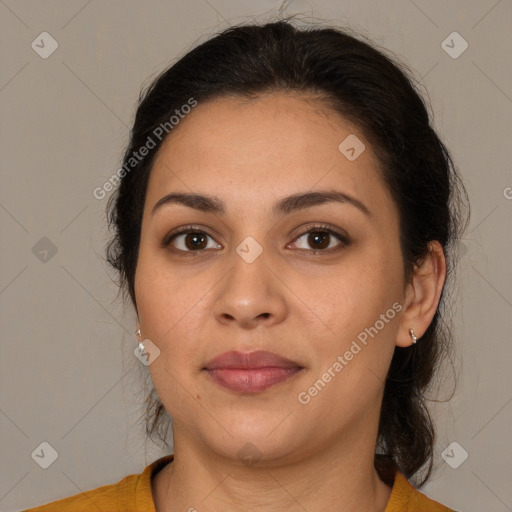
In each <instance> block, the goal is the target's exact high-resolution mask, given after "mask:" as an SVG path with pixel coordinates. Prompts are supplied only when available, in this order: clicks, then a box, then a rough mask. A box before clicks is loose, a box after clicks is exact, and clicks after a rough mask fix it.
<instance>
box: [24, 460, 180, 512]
mask: <svg viewBox="0 0 512 512" xmlns="http://www.w3.org/2000/svg"><path fill="white" fill-rule="evenodd" d="M172 458H173V456H172V455H167V456H165V457H161V458H160V459H157V460H155V461H154V462H153V463H151V464H150V465H149V466H146V467H145V468H144V471H143V472H142V473H140V474H133V475H128V476H126V477H124V478H123V479H122V480H121V481H119V482H117V483H115V484H111V485H104V486H102V487H98V488H96V489H92V490H90V491H85V492H81V493H79V494H75V495H73V496H70V497H68V498H64V499H61V500H58V501H53V502H51V503H47V504H46V505H41V506H39V507H35V508H30V509H25V510H23V511H22V512H61V511H62V510H66V512H86V511H87V512H90V511H91V510H102V511H105V512H107V511H116V512H121V511H127V512H128V511H130V512H134V511H137V512H139V511H140V512H154V511H155V507H154V503H153V496H152V493H151V478H152V476H153V475H154V474H156V473H157V472H158V471H159V470H160V469H162V468H163V467H164V466H165V465H166V464H168V463H169V462H170V461H171V460H172Z"/></svg>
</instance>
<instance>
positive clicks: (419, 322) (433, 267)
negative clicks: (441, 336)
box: [396, 240, 446, 347]
mask: <svg viewBox="0 0 512 512" xmlns="http://www.w3.org/2000/svg"><path fill="white" fill-rule="evenodd" d="M445 280H446V259H445V256H444V252H443V248H442V246H441V244H440V243H439V242H438V241H437V240H433V241H431V242H430V243H429V253H428V254H427V256H425V259H424V260H423V262H422V263H421V264H420V266H417V267H416V268H415V269H414V275H413V277H412V279H411V282H410V283H408V284H407V285H406V291H405V304H404V308H403V311H404V313H403V314H402V317H401V319H400V326H399V329H398V334H397V339H396V345H397V346H399V347H408V346H410V345H412V339H411V336H410V334H409V329H413V330H414V334H415V335H416V337H417V338H418V342H419V339H420V338H421V336H423V334H425V331H426V330H427V328H428V326H429V325H430V322H432V318H434V315H435V312H436V310H437V306H438V304H439V299H440V298H441V292H442V291H443V286H444V283H445Z"/></svg>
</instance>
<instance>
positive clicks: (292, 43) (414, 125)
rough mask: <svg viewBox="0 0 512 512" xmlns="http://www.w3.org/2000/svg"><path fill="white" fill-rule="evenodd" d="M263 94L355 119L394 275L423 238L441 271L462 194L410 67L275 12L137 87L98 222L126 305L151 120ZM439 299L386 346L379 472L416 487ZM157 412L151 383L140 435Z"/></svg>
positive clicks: (162, 416)
mask: <svg viewBox="0 0 512 512" xmlns="http://www.w3.org/2000/svg"><path fill="white" fill-rule="evenodd" d="M267 92H303V93H312V94H314V95H315V96H317V97H320V98H322V100H323V101H326V102H327V103H328V104H329V106H330V107H331V108H332V109H333V110H334V111H336V112H338V113H339V114H340V115H341V116H343V118H345V119H347V120H348V121H349V122H351V123H353V124H354V125H356V126H357V127H359V129H360V130H361V132H362V133H363V134H364V136H365V138H366V139H367V140H368V141H369V142H370V143H371V145H372V148H373V150H374V152H375V153H376V155H377V157H378V160H379V162H380V165H381V170H380V172H381V173H382V175H383V178H384V180H385V182H386V183H387V185H388V186H389V190H390V191H391V193H392V196H393V199H394V201H395V202H396V204H397V206H398V210H399V214H400V233H401V239H400V243H401V249H402V254H403V262H404V276H405V280H406V281H408V280H409V279H410V278H411V276H412V274H413V271H414V268H415V266H416V265H418V264H419V263H420V262H421V261H422V259H423V258H424V257H425V256H426V255H427V254H428V252H429V242H430V241H432V240H438V241H439V242H440V243H441V245H442V247H443V249H444V251H445V255H446V259H447V267H448V277H450V276H451V274H452V273H453V268H454V267H453V261H454V249H455V248H456V245H455V242H456V241H457V239H458V237H459V236H460V234H461V232H462V230H463V229H464V228H465V226H466V224H467V218H465V215H464V213H465V212H464V210H465V206H466V201H467V194H466V192H465V189H464V186H463V184H462V182H461V180H460V178H459V177H458V174H457V172H456V169H455V168H454V165H453V162H452V160H451V158H450V155H449V153H448V150H447V149H446V147H445V146H444V145H443V143H442V142H441V140H440V139H439V137H438V135H437V134H436V132H435V131H434V129H433V127H432V120H431V119H430V116H429V113H428V110H427V108H426V106H425V102H424V101H423V100H422V98H421V95H420V94H419V92H418V90H417V85H415V81H414V80H413V78H411V76H410V73H409V72H408V71H406V68H405V67H404V66H403V65H398V64H397V63H396V62H395V59H392V58H391V57H390V56H389V55H386V51H385V50H382V49H379V50H377V48H376V47H375V45H374V44H372V43H369V42H365V41H363V40H362V38H361V37H355V36H352V35H350V34H349V33H348V32H346V31H342V30H340V29H338V28H331V27H326V26H323V27H317V26H313V27H303V28H297V27H295V26H294V25H293V24H292V23H290V21H289V20H283V21H278V22H272V23H267V24H264V25H259V24H253V25H245V26H235V27H231V28H228V29H227V30H225V31H223V32H222V33H220V34H218V35H216V36H215V37H213V38H211V39H209V40H208V41H206V42H204V43H202V44H200V45H199V46H197V47H195V48H194V49H192V50H191V51H190V52H188V53H187V54H186V55H185V56H184V57H182V58H181V59H180V60H178V61H177V62H176V63H175V64H174V65H172V66H171V67H169V68H168V69H167V70H165V71H164V72H163V73H161V74H160V75H159V76H158V77H157V78H156V79H155V80H154V81H153V82H152V84H151V85H150V86H149V87H148V88H147V89H146V91H145V92H143V93H141V97H140V101H139V105H138V109H137V113H136V116H135V121H134V124H133V128H132V131H131V138H130V142H129V145H128V147H127V149H126V152H125V155H124V160H123V166H124V169H125V173H124V174H125V176H124V177H123V178H122V180H121V183H120V185H119V187H118V189H117V190H116V192H115V194H114V195H112V196H111V198H110V200H109V204H108V219H109V225H110V226H112V227H113V228H114V231H115V233H114V236H113V238H112V240H111V242H110V244H109V247H108V249H107V259H108V261H109V263H110V264H111V265H112V266H113V267H114V268H115V269H116V270H117V271H118V272H119V276H120V282H119V284H120V287H121V289H122V290H123V291H124V292H126V291H127V292H128V293H129V296H130V298H131V300H132V302H133V304H134V305H135V307H137V306H136V301H135V292H134V276H135V269H136V266H137V255H138V250H139V241H140V231H141V223H142V213H143V208H144V200H145V195H146V188H147V183H148V177H149V174H150V172H151V166H152V162H153V161H154V156H155V154H156V152H157V151H158V149H159V147H160V146H161V143H162V141H163V140H165V137H162V140H158V137H155V133H160V132H161V130H160V131H158V127H161V126H167V128H168V130H166V133H167V131H169V133H170V130H171V129H173V127H172V126H170V125H169V120H170V118H171V116H172V115H173V114H174V113H176V111H177V110H180V109H181V108H182V106H183V105H186V104H187V103H188V102H189V101H190V99H191V98H193V99H194V101H197V102H200V103H202V102H206V101H208V100H210V99H214V98H218V97H220V96H226V95H235V96H238V97H255V96H257V95H258V94H262V93H267ZM192 115H193V114H192ZM165 123H167V124H165ZM155 130H157V131H156V132H155ZM148 138H151V139H152V141H153V142H154V143H155V147H153V148H152V149H151V151H150V152H149V154H148V155H147V156H146V157H145V158H143V159H141V161H140V162H139V161H137V162H134V161H133V160H130V159H131V158H132V159H133V154H134V152H137V151H138V150H139V148H141V147H143V146H144V145H146V146H147V145H148V140H149V139H148ZM128 165H131V166H132V168H130V167H128ZM464 221H465V222H464ZM445 299H446V286H445V289H443V293H442V296H441V303H440V306H439V308H438V310H437V312H436V313H435V315H434V318H433V320H432V322H431V324H430V326H429V327H428V329H427V331H426V332H425V334H424V335H423V336H422V338H421V339H420V340H419V342H418V343H417V344H416V345H414V346H412V347H408V348H400V347H396V348H395V352H394V355H393V359H392V362H391V366H390V368H389V372H388V375H387V380H386V384H385V390H384V398H383V402H382V408H381V415H380V422H379V431H378V440H377V441H378V442H377V451H378V453H379V454H378V455H377V454H376V457H375V465H376V467H377V469H378V470H379V472H380V474H381V475H382V477H383V478H384V479H385V480H387V481H389V480H390V475H391V474H392V472H393V471H394V470H395V468H398V469H399V470H400V471H401V472H402V473H403V474H404V475H405V476H406V477H407V478H409V479H410V478H411V477H413V476H415V478H416V476H417V474H418V472H419V471H420V470H422V469H425V467H426V473H425V475H424V478H423V479H422V480H419V484H417V485H422V484H423V483H424V482H425V481H426V480H427V479H428V477H429V475H430V473H431V471H432V467H433V448H434V440H435V435H434V434H435V430H434V426H433V422H432V420H431V418H430V416H429V413H428V410H427V408H426V406H425V401H426V393H427V391H428V390H429V389H430V388H429V386H431V384H432V382H433V377H434V375H435V372H436V370H437V369H438V366H439V364H440V363H441V362H442V360H443V359H445V358H447V357H449V356H450V349H451V335H450V331H449V325H448V322H447V318H446V316H447V315H446V305H445V302H446V300H445ZM168 421H169V417H168V415H167V413H166V411H165V409H164V407H163V405H162V403H161V402H160V400H159V399H158V396H157V395H156V392H155V391H154V389H153V390H152V392H151V394H150V395H149V396H148V399H147V409H146V431H147V433H148V435H149V436H150V437H152V438H153V439H155V440H160V441H163V442H164V443H165V441H166V435H167V432H168Z"/></svg>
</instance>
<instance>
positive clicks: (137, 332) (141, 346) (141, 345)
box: [135, 329, 146, 352]
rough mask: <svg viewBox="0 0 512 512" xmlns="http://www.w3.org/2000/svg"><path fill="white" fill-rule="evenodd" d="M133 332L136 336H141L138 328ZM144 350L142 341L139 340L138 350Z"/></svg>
mask: <svg viewBox="0 0 512 512" xmlns="http://www.w3.org/2000/svg"><path fill="white" fill-rule="evenodd" d="M135 334H136V336H141V334H140V329H137V330H136V331H135ZM145 350H146V347H145V346H144V343H142V341H140V340H139V352H144V351H145Z"/></svg>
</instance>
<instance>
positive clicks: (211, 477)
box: [153, 425, 391, 512]
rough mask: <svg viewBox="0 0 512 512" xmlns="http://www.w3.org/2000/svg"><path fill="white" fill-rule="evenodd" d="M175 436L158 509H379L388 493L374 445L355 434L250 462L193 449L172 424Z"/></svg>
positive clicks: (156, 487) (159, 481)
mask: <svg viewBox="0 0 512 512" xmlns="http://www.w3.org/2000/svg"><path fill="white" fill-rule="evenodd" d="M354 434H356V433H354ZM174 439H175V445H174V461H173V462H172V463H171V464H169V465H167V466H166V467H165V468H164V469H163V470H162V471H160V473H158V474H157V476H156V477H155V479H154V482H153V495H154V501H155V507H156V510H157V512H175V511H178V510H180V511H182V510H191V511H194V510H196V511H198V512H203V511H218V510H226V511H229V512H235V511H247V510H253V511H258V512H277V511H282V510H289V511H291V512H295V511H297V512H299V511H300V512H304V510H307V511H309V512H313V511H325V510H340V511H343V512H356V511H357V512H384V511H385V508H386V504H387V502H388V500H389V496H390V494H391V488H390V487H388V486H387V485H386V484H385V483H384V482H382V481H381V480H380V478H379V476H378V473H377V471H376V470H375V468H374V465H373V457H374V455H373V454H374V448H375V447H374V446H365V445H364V444H362V443H363V440H364V439H365V436H362V435H361V434H360V433H359V435H353V436H346V437H344V440H343V441H341V442H337V443H334V444H333V443H332V442H331V443H329V444H328V445H326V446H327V448H325V449H319V448H318V447H315V449H314V451H311V452H310V453H308V452H307V451H306V450H304V452H303V453H302V454H301V457H300V458H299V459H297V460H294V461H293V462H291V461H288V462H286V463H284V462H282V461H263V460H260V461H258V462H256V463H255V464H254V465H251V466H250V467H247V466H246V465H244V464H243V463H242V462H241V461H238V460H236V461H233V460H232V459H227V458H225V457H222V456H219V455H218V454H217V453H215V452H212V451H211V450H208V448H206V447H204V446H202V447H201V448H198V447H199V446H200V443H198V441H197V440H194V439H190V438H188V437H187V435H186V433H185V432H181V431H180V429H179V427H177V426H176V425H175V429H174Z"/></svg>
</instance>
